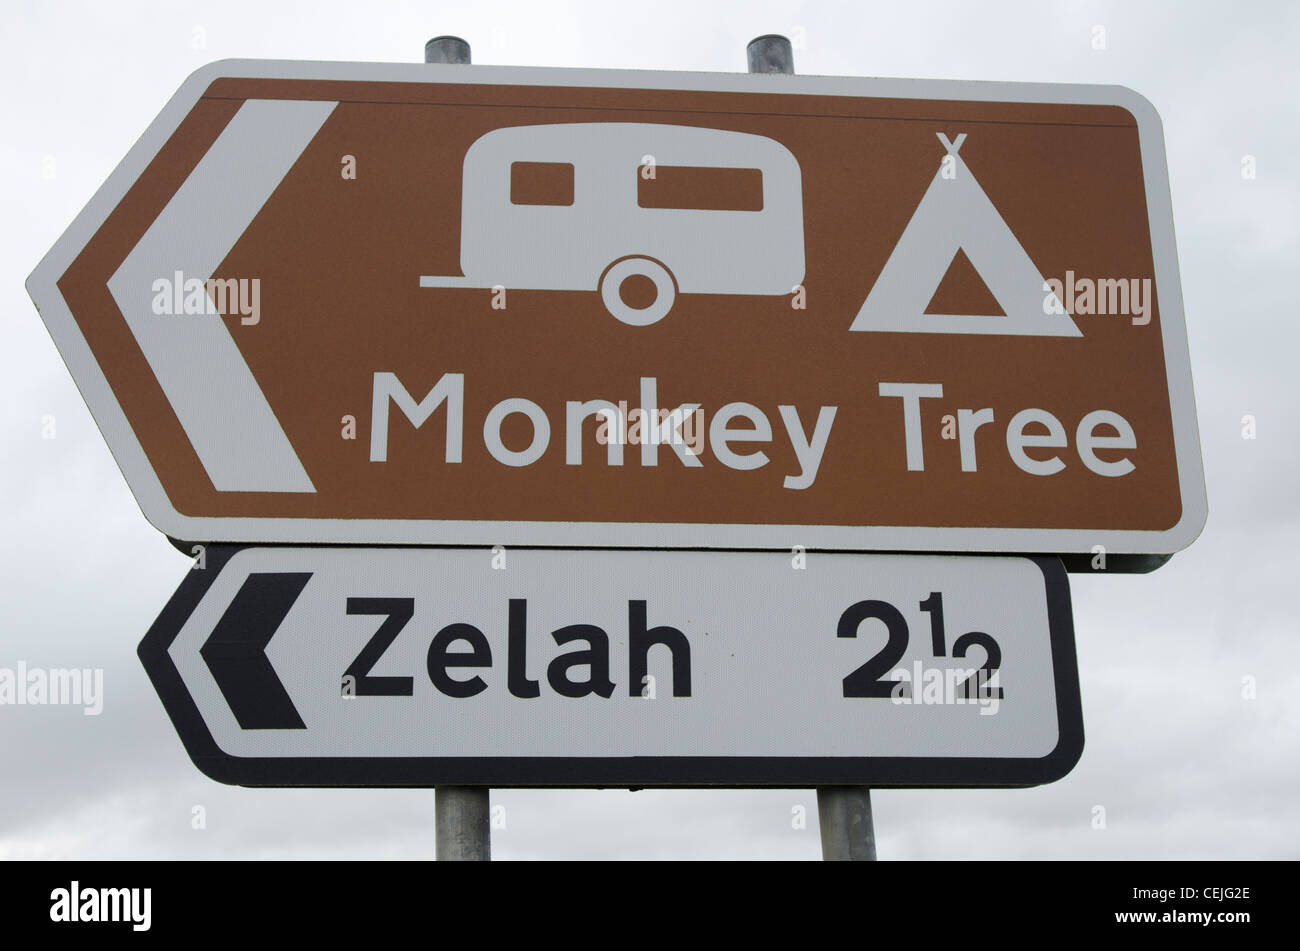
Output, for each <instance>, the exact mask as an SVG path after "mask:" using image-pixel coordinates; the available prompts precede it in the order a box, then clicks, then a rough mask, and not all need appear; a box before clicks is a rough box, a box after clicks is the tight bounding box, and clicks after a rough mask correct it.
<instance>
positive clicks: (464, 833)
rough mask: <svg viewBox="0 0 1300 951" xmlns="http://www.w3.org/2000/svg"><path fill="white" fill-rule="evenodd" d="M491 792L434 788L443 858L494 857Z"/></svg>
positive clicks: (451, 42)
mask: <svg viewBox="0 0 1300 951" xmlns="http://www.w3.org/2000/svg"><path fill="white" fill-rule="evenodd" d="M424 61H425V62H426V63H452V64H455V65H458V66H468V65H469V63H470V53H469V44H468V43H466V42H465V41H464V40H462V39H461V38H460V37H459V36H435V37H434V38H433V39H431V40H429V42H427V43H425V44H424ZM490 792H491V790H489V789H488V788H487V787H486V786H438V787H436V788H435V789H434V793H433V811H434V822H433V825H434V842H435V845H434V850H435V854H436V855H437V858H438V861H439V862H488V861H491V859H492V822H491V808H490V806H489V805H488V797H489V794H490Z"/></svg>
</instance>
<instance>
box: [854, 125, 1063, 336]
mask: <svg viewBox="0 0 1300 951" xmlns="http://www.w3.org/2000/svg"><path fill="white" fill-rule="evenodd" d="M936 135H938V137H939V141H940V142H942V143H943V147H944V149H945V150H946V152H947V155H945V157H944V159H943V160H942V161H941V163H940V166H939V170H938V171H937V172H935V175H934V178H933V179H932V180H931V182H930V187H929V188H927V189H926V192H925V195H924V196H923V197H922V198H921V201H920V203H919V204H918V205H917V206H916V211H915V212H914V213H913V214H912V218H911V220H910V221H908V223H907V227H906V228H904V229H903V234H902V236H901V237H900V238H899V239H898V243H897V244H896V245H894V250H893V251H892V252H891V253H890V255H889V260H887V261H886V262H885V267H884V269H883V270H882V271H881V272H880V277H879V278H877V279H876V283H875V285H874V286H873V287H872V288H871V291H870V292H869V293H868V294H867V299H866V301H864V302H863V304H862V308H861V309H860V310H859V311H858V316H857V317H856V318H854V321H853V324H852V326H850V327H849V329H850V330H860V331H871V330H874V331H892V332H896V333H965V334H1013V335H1018V336H1039V337H1081V336H1083V335H1082V334H1081V333H1080V332H1079V328H1078V327H1077V326H1075V323H1074V321H1073V320H1072V319H1071V317H1070V316H1069V314H1067V313H1065V312H1064V308H1059V309H1058V308H1050V310H1052V311H1058V312H1048V311H1049V308H1045V307H1044V306H1043V300H1044V286H1045V284H1046V282H1045V281H1044V279H1043V276H1042V274H1041V273H1040V272H1039V270H1038V268H1037V267H1036V266H1035V265H1034V262H1033V261H1031V260H1030V259H1029V254H1028V253H1027V252H1026V251H1025V249H1024V247H1023V246H1022V245H1021V244H1020V241H1019V240H1018V239H1017V238H1016V236H1015V234H1013V233H1012V231H1011V228H1010V227H1009V226H1008V225H1007V223H1006V221H1005V220H1004V219H1003V217H1002V215H1000V214H999V213H998V210H997V208H995V207H994V206H993V202H992V201H990V200H989V197H988V195H986V194H985V193H984V189H983V188H981V187H980V184H979V182H978V181H976V179H975V176H974V174H972V172H971V170H970V167H969V166H967V164H966V162H965V161H964V160H963V159H962V157H961V155H960V154H959V152H960V150H961V147H962V144H963V143H964V142H965V141H966V133H964V132H963V133H961V134H960V135H958V136H957V139H956V141H955V142H952V141H949V140H948V137H947V136H946V135H944V134H943V133H942V132H939V133H936ZM959 251H964V252H965V254H966V256H967V257H968V258H969V259H970V263H971V264H972V265H973V266H974V268H975V271H976V272H977V273H978V274H979V276H980V278H981V279H982V280H983V281H984V284H985V286H986V287H987V288H988V289H989V292H990V293H992V295H993V297H994V298H996V300H997V302H998V305H999V306H1000V307H1001V308H1002V311H1003V313H1002V314H1001V315H998V314H928V313H926V309H927V307H929V304H930V301H931V300H932V299H933V298H934V295H935V292H936V291H937V290H938V288H939V284H940V282H941V281H942V280H943V278H944V276H945V275H946V274H947V273H948V269H949V268H950V267H951V266H952V263H953V259H954V258H955V257H956V256H957V253H958V252H959Z"/></svg>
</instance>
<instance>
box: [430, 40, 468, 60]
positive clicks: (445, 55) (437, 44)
mask: <svg viewBox="0 0 1300 951" xmlns="http://www.w3.org/2000/svg"><path fill="white" fill-rule="evenodd" d="M424 61H425V62H426V63H454V64H456V65H458V66H468V65H469V44H468V43H466V42H465V41H464V40H462V39H461V38H460V37H459V36H435V37H434V38H433V39H431V40H430V41H429V42H427V43H425V44H424Z"/></svg>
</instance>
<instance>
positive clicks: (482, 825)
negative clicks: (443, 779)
mask: <svg viewBox="0 0 1300 951" xmlns="http://www.w3.org/2000/svg"><path fill="white" fill-rule="evenodd" d="M433 797H434V798H433V802H434V806H433V809H434V837H435V841H436V845H435V849H436V853H437V857H438V861H439V862H489V861H491V860H492V828H491V818H490V815H489V808H488V789H487V787H486V786H439V787H437V788H436V789H435V790H434V793H433Z"/></svg>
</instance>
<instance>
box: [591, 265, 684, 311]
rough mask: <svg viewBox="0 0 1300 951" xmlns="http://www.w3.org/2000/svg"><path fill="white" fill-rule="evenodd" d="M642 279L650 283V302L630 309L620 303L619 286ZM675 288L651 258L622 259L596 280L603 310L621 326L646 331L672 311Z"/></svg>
mask: <svg viewBox="0 0 1300 951" xmlns="http://www.w3.org/2000/svg"><path fill="white" fill-rule="evenodd" d="M636 277H645V278H649V279H650V280H651V281H652V282H654V286H655V297H654V300H653V301H651V302H650V303H649V304H647V305H646V306H645V307H633V306H632V305H630V304H628V303H627V302H626V301H625V300H624V299H623V285H624V283H625V282H627V281H628V280H629V279H630V278H636ZM676 297H677V285H676V284H675V283H673V276H672V274H670V273H669V271H668V268H666V267H664V266H663V265H662V264H660V263H659V262H658V261H655V260H653V259H652V258H639V257H631V258H622V259H620V260H618V261H615V262H614V263H613V264H611V265H610V266H609V267H608V268H607V269H606V270H605V273H604V274H603V275H601V278H600V299H601V300H603V301H604V302H605V309H606V310H607V311H609V312H610V313H611V314H613V315H614V317H616V318H617V319H619V320H621V321H623V323H625V324H631V325H632V326H634V327H646V326H649V325H650V324H653V323H655V322H656V321H659V320H662V319H663V318H664V317H666V316H667V315H668V312H669V311H670V310H672V309H673V301H674V300H675V299H676Z"/></svg>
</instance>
